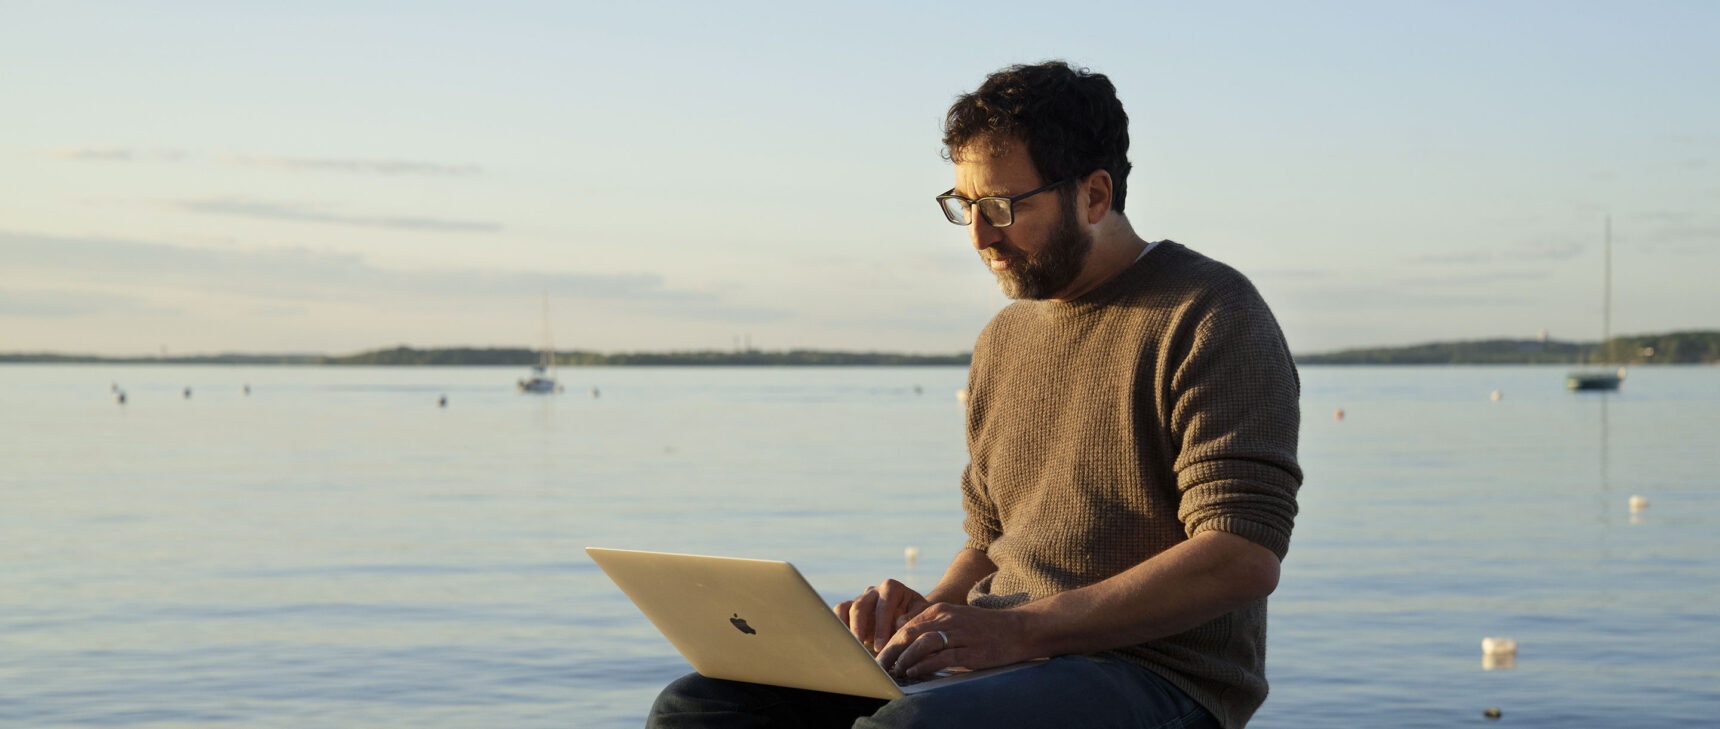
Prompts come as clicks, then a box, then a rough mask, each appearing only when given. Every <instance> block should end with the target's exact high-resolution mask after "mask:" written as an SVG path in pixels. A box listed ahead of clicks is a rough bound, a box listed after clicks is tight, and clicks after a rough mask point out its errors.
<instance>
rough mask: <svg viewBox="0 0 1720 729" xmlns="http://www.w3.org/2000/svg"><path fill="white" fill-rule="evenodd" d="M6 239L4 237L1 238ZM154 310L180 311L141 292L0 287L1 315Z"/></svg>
mask: <svg viewBox="0 0 1720 729" xmlns="http://www.w3.org/2000/svg"><path fill="white" fill-rule="evenodd" d="M4 240H5V239H4V238H3V237H0V242H3V241H4ZM118 313H128V314H137V313H151V314H173V313H177V312H176V311H173V310H170V309H161V308H157V307H155V306H152V305H150V303H149V302H148V300H146V299H144V298H142V297H139V296H128V295H125V294H112V293H105V292H100V291H84V290H49V291H43V290H31V291H17V290H7V289H0V316H14V317H23V318H28V319H61V318H71V317H82V316H95V315H101V314H118Z"/></svg>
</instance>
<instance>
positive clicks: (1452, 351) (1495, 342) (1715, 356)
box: [1296, 331, 1720, 365]
mask: <svg viewBox="0 0 1720 729" xmlns="http://www.w3.org/2000/svg"><path fill="white" fill-rule="evenodd" d="M1296 361H1297V362H1298V363H1300V364H1369V365H1390V364H1422V365H1429V364H1603V363H1617V364H1714V363H1720V331H1689V332H1669V333H1666V334H1633V335H1628V336H1618V337H1613V338H1612V339H1610V340H1608V341H1607V342H1606V343H1605V344H1604V345H1603V344H1602V343H1599V342H1561V341H1556V340H1544V341H1543V340H1539V339H1484V340H1477V341H1468V342H1433V343H1429V344H1415V345H1410V346H1407V347H1368V348H1361V349H1346V350H1342V351H1339V352H1330V353H1325V354H1311V355H1301V356H1298V357H1297V358H1296Z"/></svg>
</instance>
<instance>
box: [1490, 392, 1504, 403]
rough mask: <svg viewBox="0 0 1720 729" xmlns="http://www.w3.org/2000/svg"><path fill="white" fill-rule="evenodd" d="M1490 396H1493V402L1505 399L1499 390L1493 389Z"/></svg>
mask: <svg viewBox="0 0 1720 729" xmlns="http://www.w3.org/2000/svg"><path fill="white" fill-rule="evenodd" d="M1492 397H1493V402H1499V401H1500V400H1504V399H1505V393H1503V392H1500V391H1498V390H1494V391H1493V395H1492Z"/></svg>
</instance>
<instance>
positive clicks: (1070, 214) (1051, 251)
mask: <svg viewBox="0 0 1720 729" xmlns="http://www.w3.org/2000/svg"><path fill="white" fill-rule="evenodd" d="M1060 197H1063V196H1060ZM1062 207H1063V209H1062V211H1061V213H1062V214H1061V216H1060V218H1059V219H1058V221H1057V227H1055V228H1052V229H1051V233H1050V236H1049V238H1048V240H1046V242H1045V247H1044V248H1042V249H1040V250H1039V252H1037V253H1034V254H1031V255H1029V254H1027V253H1026V252H1025V251H1020V250H1012V251H1007V252H1006V256H1007V257H1008V258H1010V259H1012V260H1010V262H1009V263H1010V266H1009V268H1006V269H1004V270H1002V271H993V272H992V273H993V274H994V275H996V276H997V287H998V288H999V289H1002V290H1003V295H1004V296H1008V297H1009V298H1012V299H1049V298H1051V297H1053V296H1056V295H1057V294H1059V293H1062V292H1063V291H1065V290H1067V289H1068V288H1069V284H1071V283H1073V282H1074V281H1075V277H1076V276H1079V275H1081V267H1082V266H1083V265H1085V264H1086V263H1087V254H1088V253H1089V252H1091V251H1092V250H1093V234H1092V233H1089V232H1088V231H1087V230H1086V229H1085V228H1083V227H1081V225H1080V224H1079V223H1077V222H1076V215H1075V196H1073V195H1069V196H1066V197H1064V200H1063V206H1062ZM981 259H984V256H983V255H982V256H981Z"/></svg>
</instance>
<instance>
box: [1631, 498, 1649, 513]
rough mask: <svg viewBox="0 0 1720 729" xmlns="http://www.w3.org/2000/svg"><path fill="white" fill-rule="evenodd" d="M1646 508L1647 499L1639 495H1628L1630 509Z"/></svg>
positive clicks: (1639, 509) (1640, 509)
mask: <svg viewBox="0 0 1720 729" xmlns="http://www.w3.org/2000/svg"><path fill="white" fill-rule="evenodd" d="M1646 508H1648V499H1645V498H1642V497H1641V496H1632V497H1630V510H1631V511H1642V510H1643V509H1646Z"/></svg>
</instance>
